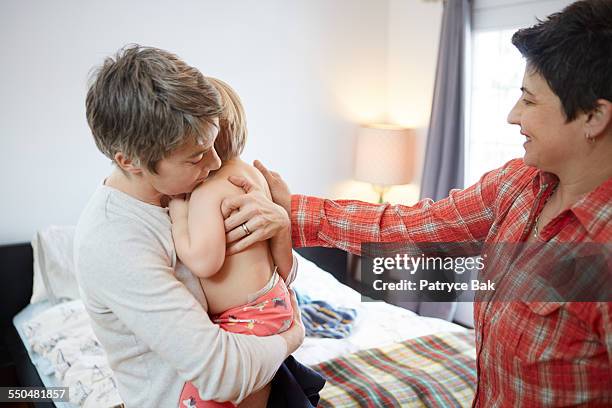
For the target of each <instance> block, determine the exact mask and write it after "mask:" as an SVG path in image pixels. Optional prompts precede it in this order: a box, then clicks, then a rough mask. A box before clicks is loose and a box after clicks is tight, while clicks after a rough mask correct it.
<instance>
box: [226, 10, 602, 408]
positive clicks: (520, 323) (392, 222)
mask: <svg viewBox="0 0 612 408" xmlns="http://www.w3.org/2000/svg"><path fill="white" fill-rule="evenodd" d="M512 42H513V44H514V45H515V46H516V47H517V48H518V49H519V50H520V52H521V53H522V54H523V56H524V57H525V58H526V59H527V68H526V70H525V75H524V79H523V86H522V88H521V90H522V92H523V94H522V96H521V98H520V100H519V101H517V103H516V105H515V106H514V108H513V109H512V111H511V112H510V114H509V115H508V121H509V122H510V123H512V124H516V125H519V126H520V129H521V134H522V135H523V136H524V137H525V142H524V148H525V155H524V157H523V158H522V159H515V160H512V161H510V162H508V163H507V164H506V165H504V166H503V167H501V168H499V169H496V170H493V171H491V172H489V173H486V174H485V175H483V176H482V178H481V179H480V181H479V182H478V183H476V184H475V185H473V186H471V187H468V188H467V189H465V190H452V191H451V192H450V193H449V196H448V197H447V198H445V199H442V200H440V201H437V202H433V201H432V200H430V199H425V200H422V201H421V202H419V203H417V204H416V205H414V206H410V207H408V206H402V205H388V204H382V205H375V204H368V203H363V202H359V201H331V200H325V199H321V198H316V197H307V196H302V195H290V193H289V190H288V188H287V186H286V184H285V183H284V182H283V181H282V179H281V178H280V176H279V175H278V174H276V173H274V172H270V171H268V170H267V169H266V168H265V167H263V166H262V165H261V164H260V163H256V166H257V167H258V168H259V169H260V171H262V173H263V174H264V176H265V177H266V179H267V180H268V184H269V185H270V188H271V191H272V195H273V198H274V201H275V203H276V204H278V205H280V206H281V207H283V208H284V209H285V211H286V212H287V213H288V214H290V217H289V218H290V220H289V219H287V218H286V217H281V216H277V217H273V218H271V217H262V216H261V215H260V214H270V213H272V212H273V211H272V210H270V209H271V208H272V207H276V214H278V213H279V211H278V206H276V205H275V204H273V203H270V202H267V201H266V200H265V198H264V197H263V196H262V195H261V194H260V193H259V192H258V191H254V189H253V187H252V186H251V185H249V183H248V182H247V181H246V180H243V179H233V180H232V181H233V182H234V183H235V184H237V185H240V186H242V187H243V188H244V189H245V191H247V192H250V194H245V195H243V196H241V197H237V198H233V199H230V200H228V201H226V202H224V203H223V204H222V207H223V210H224V213H225V214H228V215H229V214H230V212H232V211H233V213H232V215H231V216H229V217H228V218H227V219H226V230H227V231H228V232H227V235H228V236H227V240H228V242H234V241H236V242H235V243H234V244H233V245H232V246H231V249H230V251H240V250H242V249H243V248H245V247H247V246H249V245H251V244H252V243H253V242H255V241H257V240H262V239H267V238H268V237H270V236H271V235H272V234H274V233H275V232H276V231H278V230H280V229H287V228H291V232H292V238H293V244H294V246H296V247H301V246H330V247H337V248H341V249H344V250H347V251H350V252H352V253H355V254H360V251H361V244H362V243H363V242H402V243H413V242H469V243H484V244H487V243H499V242H502V243H518V242H521V243H523V242H530V243H534V244H538V243H544V242H546V243H559V244H560V245H561V243H565V244H566V245H567V243H572V245H575V244H576V243H599V244H604V245H608V248H609V244H610V243H612V223H611V220H612V204H611V200H610V198H611V197H612V159H611V158H612V73H611V71H610V70H612V1H610V0H584V1H579V2H576V3H574V4H572V5H570V6H568V7H567V8H566V9H564V10H563V11H562V12H560V13H556V14H553V15H551V16H549V18H548V19H547V20H545V21H542V22H540V23H538V24H536V25H535V26H533V27H530V28H526V29H522V30H519V31H518V32H516V33H515V35H514V37H513V38H512ZM265 209H268V211H264V210H265ZM243 223H247V225H248V229H249V230H250V231H252V234H251V235H249V236H248V237H246V238H244V235H245V234H244V232H242V230H243V229H242V228H240V225H242V224H243ZM243 238H244V239H243ZM606 262H607V263H605V264H604V265H605V267H604V273H603V274H604V275H605V276H603V278H602V279H601V280H602V281H603V282H604V283H603V284H604V285H605V287H607V288H610V287H611V286H610V285H611V284H612V283H611V281H610V276H609V275H607V274H606V271H607V273H608V274H609V273H610V263H609V258H607V260H606ZM572 283H573V282H572ZM605 300H612V299H605ZM474 321H475V330H476V346H477V371H478V384H477V390H476V396H475V399H474V406H475V407H502V406H520V407H540V406H547V407H552V406H589V407H599V406H602V407H603V406H607V407H610V406H612V302H526V301H513V302H495V301H490V302H487V301H482V302H476V303H475V308H474Z"/></svg>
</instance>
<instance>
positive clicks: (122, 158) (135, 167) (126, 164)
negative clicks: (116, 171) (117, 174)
mask: <svg viewBox="0 0 612 408" xmlns="http://www.w3.org/2000/svg"><path fill="white" fill-rule="evenodd" d="M115 163H117V166H119V167H121V169H123V171H126V172H128V173H130V174H142V169H141V168H140V165H139V164H138V160H133V159H130V158H129V157H127V156H126V155H124V154H123V153H122V152H117V153H115Z"/></svg>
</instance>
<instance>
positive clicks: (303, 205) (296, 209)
mask: <svg viewBox="0 0 612 408" xmlns="http://www.w3.org/2000/svg"><path fill="white" fill-rule="evenodd" d="M324 202H325V200H324V199H323V198H318V197H309V196H303V195H299V194H294V195H292V196H291V240H292V241H293V246H294V247H295V248H300V247H304V246H317V245H321V243H320V242H319V231H320V229H321V220H322V218H323V203H324Z"/></svg>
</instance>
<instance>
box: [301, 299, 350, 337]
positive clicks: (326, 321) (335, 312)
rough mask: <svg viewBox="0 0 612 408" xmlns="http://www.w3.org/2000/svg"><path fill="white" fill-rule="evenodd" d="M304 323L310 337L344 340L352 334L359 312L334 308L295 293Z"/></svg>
mask: <svg viewBox="0 0 612 408" xmlns="http://www.w3.org/2000/svg"><path fill="white" fill-rule="evenodd" d="M295 295H296V297H297V301H298V304H299V305H300V311H301V312H302V321H303V322H304V328H305V329H306V336H308V337H323V338H330V339H343V338H345V337H348V336H349V335H350V334H351V330H352V328H353V324H354V323H355V317H357V311H356V310H355V309H350V308H347V307H334V306H332V305H330V304H329V303H327V302H325V301H323V300H312V299H310V297H308V296H307V295H304V294H300V293H299V292H298V291H295Z"/></svg>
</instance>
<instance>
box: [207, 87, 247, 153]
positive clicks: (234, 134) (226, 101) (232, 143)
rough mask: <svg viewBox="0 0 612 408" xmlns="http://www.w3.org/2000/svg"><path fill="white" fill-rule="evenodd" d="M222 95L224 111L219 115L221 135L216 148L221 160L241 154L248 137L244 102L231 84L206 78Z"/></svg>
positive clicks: (216, 142) (218, 137)
mask: <svg viewBox="0 0 612 408" xmlns="http://www.w3.org/2000/svg"><path fill="white" fill-rule="evenodd" d="M206 79H207V80H208V81H209V82H210V83H212V84H213V86H214V87H215V88H217V91H219V94H220V95H221V104H222V112H221V115H220V116H219V135H218V136H217V140H216V141H215V150H216V151H217V154H218V155H219V158H221V161H227V160H230V159H233V158H234V157H237V156H240V154H241V153H242V150H243V149H244V144H245V143H246V138H247V128H246V116H245V114H244V108H243V107H242V102H240V98H239V97H238V94H237V93H236V91H234V90H233V89H232V87H231V86H229V85H228V84H226V83H225V82H223V81H221V80H219V79H217V78H211V77H208V78H206Z"/></svg>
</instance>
